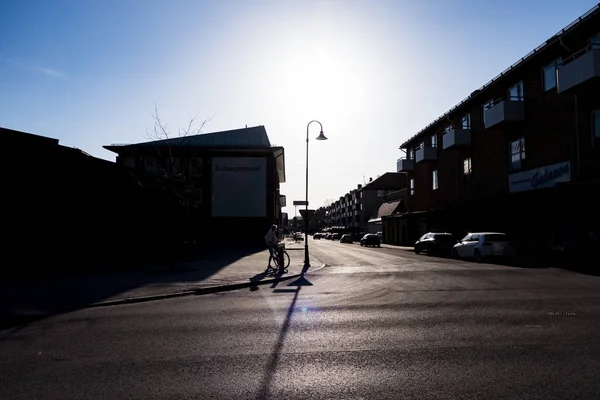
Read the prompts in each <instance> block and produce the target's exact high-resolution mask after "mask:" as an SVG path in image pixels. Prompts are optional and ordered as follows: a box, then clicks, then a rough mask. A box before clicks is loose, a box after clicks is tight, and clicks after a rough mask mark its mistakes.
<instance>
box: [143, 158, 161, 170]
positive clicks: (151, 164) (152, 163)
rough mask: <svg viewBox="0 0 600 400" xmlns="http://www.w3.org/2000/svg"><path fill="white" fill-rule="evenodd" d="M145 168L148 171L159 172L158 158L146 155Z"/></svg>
mask: <svg viewBox="0 0 600 400" xmlns="http://www.w3.org/2000/svg"><path fill="white" fill-rule="evenodd" d="M144 169H145V170H146V171H148V172H158V169H159V167H158V159H157V158H156V157H146V158H145V159H144Z"/></svg>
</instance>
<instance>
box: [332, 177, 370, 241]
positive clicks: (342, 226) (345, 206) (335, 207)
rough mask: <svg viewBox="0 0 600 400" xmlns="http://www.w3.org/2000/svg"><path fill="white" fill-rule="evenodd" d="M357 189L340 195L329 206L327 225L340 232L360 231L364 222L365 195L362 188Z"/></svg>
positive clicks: (360, 186) (357, 187) (359, 186)
mask: <svg viewBox="0 0 600 400" xmlns="http://www.w3.org/2000/svg"><path fill="white" fill-rule="evenodd" d="M362 186H363V185H361V184H359V185H357V186H356V189H353V190H350V191H349V192H348V193H346V194H344V195H343V196H340V198H339V199H337V200H336V201H335V202H333V203H331V204H330V205H329V206H328V207H327V211H326V226H327V228H330V229H332V230H335V231H340V232H346V231H347V232H360V231H361V230H362V229H361V228H362V226H361V225H362V222H363V219H364V218H363V196H362V194H361V193H362V192H361V191H360V189H362Z"/></svg>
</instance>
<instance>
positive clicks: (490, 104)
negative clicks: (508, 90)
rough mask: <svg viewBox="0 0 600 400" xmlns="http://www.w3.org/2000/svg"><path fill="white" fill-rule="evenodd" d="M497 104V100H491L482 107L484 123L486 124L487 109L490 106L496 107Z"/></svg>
mask: <svg viewBox="0 0 600 400" xmlns="http://www.w3.org/2000/svg"><path fill="white" fill-rule="evenodd" d="M494 105H495V101H494V100H490V101H488V102H487V103H485V104H484V105H483V106H482V108H483V123H484V124H485V111H486V110H489V109H490V108H492V107H494Z"/></svg>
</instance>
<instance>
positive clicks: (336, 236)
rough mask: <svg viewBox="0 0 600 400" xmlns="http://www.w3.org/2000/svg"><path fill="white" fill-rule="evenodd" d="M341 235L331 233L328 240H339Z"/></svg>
mask: <svg viewBox="0 0 600 400" xmlns="http://www.w3.org/2000/svg"><path fill="white" fill-rule="evenodd" d="M341 236H342V235H341V234H339V233H332V234H331V237H330V239H331V240H339V239H340V237H341Z"/></svg>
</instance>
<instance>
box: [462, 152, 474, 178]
mask: <svg viewBox="0 0 600 400" xmlns="http://www.w3.org/2000/svg"><path fill="white" fill-rule="evenodd" d="M472 172H473V171H472V169H471V157H469V158H465V159H464V160H463V179H464V180H467V181H468V180H469V179H470V178H471V173H472Z"/></svg>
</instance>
